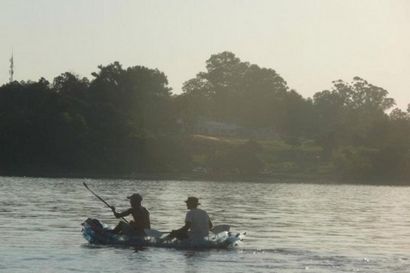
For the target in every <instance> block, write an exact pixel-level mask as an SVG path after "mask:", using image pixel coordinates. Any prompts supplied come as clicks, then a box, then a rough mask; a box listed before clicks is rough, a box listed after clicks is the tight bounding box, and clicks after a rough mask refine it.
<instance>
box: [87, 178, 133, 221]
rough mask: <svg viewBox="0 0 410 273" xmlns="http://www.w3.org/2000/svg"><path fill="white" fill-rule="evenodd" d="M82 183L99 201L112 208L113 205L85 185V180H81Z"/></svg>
mask: <svg viewBox="0 0 410 273" xmlns="http://www.w3.org/2000/svg"><path fill="white" fill-rule="evenodd" d="M83 185H84V187H85V188H86V189H87V190H89V191H90V192H91V193H92V194H93V195H94V196H95V197H97V198H98V199H100V201H101V202H103V203H104V204H105V205H106V206H107V207H109V208H110V209H111V210H113V207H112V206H110V204H108V203H107V202H106V201H105V200H104V199H102V198H101V197H100V196H98V194H96V193H95V192H94V191H92V190H91V189H90V188H89V187H88V185H87V184H86V183H85V182H83ZM121 219H122V220H123V221H124V222H125V223H127V224H128V221H127V219H125V218H124V217H121Z"/></svg>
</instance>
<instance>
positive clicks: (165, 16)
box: [0, 0, 410, 109]
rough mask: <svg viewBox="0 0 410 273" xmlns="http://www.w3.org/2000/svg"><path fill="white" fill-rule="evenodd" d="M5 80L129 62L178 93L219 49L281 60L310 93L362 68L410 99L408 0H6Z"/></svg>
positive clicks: (259, 60) (0, 50)
mask: <svg viewBox="0 0 410 273" xmlns="http://www.w3.org/2000/svg"><path fill="white" fill-rule="evenodd" d="M0 23H1V31H0V34H1V43H0V60H1V62H0V64H1V65H0V83H6V82H7V81H8V78H9V72H8V69H9V58H10V55H11V52H12V51H14V61H15V75H14V77H15V79H16V80H29V79H31V80H37V79H38V78H40V77H42V76H43V77H45V78H47V79H48V80H50V81H51V80H52V79H53V78H54V77H55V76H57V75H59V74H60V73H63V72H66V71H71V72H75V73H78V74H80V75H82V76H86V77H88V78H91V75H90V74H91V73H92V72H93V71H96V69H97V66H98V65H99V64H103V65H106V64H108V63H110V62H113V61H119V62H120V63H121V64H123V65H124V66H125V67H127V66H133V65H144V66H147V67H149V68H158V69H159V70H161V71H163V72H164V73H165V74H166V75H167V77H168V80H169V84H170V86H171V87H172V89H173V92H175V93H180V92H181V87H182V83H183V82H184V81H186V80H188V79H190V78H192V77H194V76H195V75H196V74H197V73H198V72H200V71H204V70H205V61H206V60H207V59H208V58H209V57H210V55H211V54H216V53H220V52H222V51H225V50H227V51H232V52H233V53H235V54H236V55H237V56H238V57H239V58H240V59H241V60H242V61H248V62H250V63H254V64H257V65H259V66H262V67H268V68H273V69H275V70H276V72H278V73H279V74H280V75H281V76H282V77H283V78H284V79H285V80H286V81H287V83H288V85H289V86H290V87H291V88H294V89H296V90H297V91H298V92H299V93H300V94H302V95H303V96H304V97H310V96H312V95H313V94H314V93H316V92H318V91H322V90H324V89H327V88H330V87H331V82H332V81H333V80H337V79H343V80H345V81H348V82H350V81H351V80H352V78H353V77H354V76H360V77H362V78H364V79H366V80H367V81H369V82H370V83H372V84H374V85H377V86H380V87H383V88H385V89H387V90H388V91H389V93H390V96H391V97H393V98H394V99H395V100H396V102H397V104H398V106H400V107H401V108H402V109H406V107H407V104H408V103H410V92H409V91H410V83H409V81H408V76H409V75H410V64H409V60H410V33H409V29H410V1H407V0H396V1H392V0H384V1H376V0H361V1H357V0H343V1H336V0H332V1H331V0H310V1H302V0H300V1H295V0H286V1H273V0H266V1H264V0H257V1H251V0H249V1H245V0H207V1H194V0H191V1H188V0H186V1H183V0H173V1H167V0H163V1H158V0H144V1H142V0H138V1H137V0H128V1H127V0H122V1H119V0H117V1H108V0H70V1H55V0H36V1H27V0H3V1H2V2H1V8H0Z"/></svg>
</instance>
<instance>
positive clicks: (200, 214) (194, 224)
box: [167, 197, 212, 240]
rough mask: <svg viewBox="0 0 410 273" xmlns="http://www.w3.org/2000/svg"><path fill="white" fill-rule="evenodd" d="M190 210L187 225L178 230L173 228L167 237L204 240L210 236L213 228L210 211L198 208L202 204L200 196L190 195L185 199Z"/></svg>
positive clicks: (186, 218)
mask: <svg viewBox="0 0 410 273" xmlns="http://www.w3.org/2000/svg"><path fill="white" fill-rule="evenodd" d="M185 203H186V205H187V208H188V209H189V211H188V212H187V213H186V216H185V225H184V226H183V227H182V228H180V229H177V230H173V231H172V232H171V233H170V234H169V236H167V237H168V238H167V239H169V240H170V239H173V238H177V239H179V240H183V239H188V238H189V239H192V240H202V239H204V237H206V236H208V234H209V230H210V229H212V222H211V220H210V219H209V216H208V213H206V211H204V210H202V209H198V205H200V203H199V200H198V198H196V197H188V199H187V200H186V201H185Z"/></svg>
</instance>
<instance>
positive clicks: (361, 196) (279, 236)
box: [0, 177, 410, 273]
mask: <svg viewBox="0 0 410 273" xmlns="http://www.w3.org/2000/svg"><path fill="white" fill-rule="evenodd" d="M83 182H86V183H87V184H88V185H89V186H90V188H92V189H93V190H94V191H96V192H97V193H98V194H100V196H102V197H103V198H105V199H106V200H107V201H108V202H109V203H112V204H113V205H115V206H116V207H117V208H118V210H121V209H126V208H128V200H127V199H126V196H127V195H129V194H130V193H133V192H139V193H141V194H142V195H143V197H144V201H143V205H144V206H145V207H146V208H148V209H149V210H150V212H151V222H152V226H153V228H156V229H159V230H164V231H166V230H171V229H175V228H177V227H180V226H182V225H183V221H184V215H185V212H186V206H185V203H184V202H183V201H184V200H185V199H186V198H187V196H190V195H194V196H198V197H200V202H201V204H202V205H201V207H202V208H203V209H205V210H207V211H208V213H209V215H210V216H211V219H212V220H213V222H214V224H215V225H218V224H230V225H231V226H232V228H231V229H232V230H233V231H238V232H245V231H246V232H247V237H246V238H245V240H244V244H243V245H242V247H241V248H239V249H237V250H207V251H186V250H174V249H161V248H145V249H140V250H135V249H132V248H118V247H106V246H92V245H89V244H88V243H87V242H86V241H85V240H84V239H83V238H82V235H81V233H80V231H81V225H80V224H81V222H82V221H84V220H85V219H86V218H87V217H93V218H98V219H100V220H102V221H104V222H106V223H107V224H110V225H115V224H116V223H117V220H116V219H114V217H113V216H112V213H111V211H110V210H109V209H107V208H106V207H104V204H103V203H101V202H100V201H99V200H98V199H96V198H95V197H94V196H92V195H91V194H90V193H89V192H88V191H87V190H86V189H85V188H84V186H83V184H82V183H83ZM0 272H11V273H18V272H122V273H127V272H147V273H150V272H162V273H163V272H213V273H215V272H223V273H224V272H292V273H293V272H315V273H317V272H372V273H375V272H410V187H393V186H391V187H390V186H369V185H366V186H354V185H324V184H302V183H300V184H297V183H292V184H287V183H279V182H276V183H269V184H268V183H252V182H248V183H239V182H237V183H233V182H230V183H229V182H197V181H140V180H93V179H40V178H6V177H0Z"/></svg>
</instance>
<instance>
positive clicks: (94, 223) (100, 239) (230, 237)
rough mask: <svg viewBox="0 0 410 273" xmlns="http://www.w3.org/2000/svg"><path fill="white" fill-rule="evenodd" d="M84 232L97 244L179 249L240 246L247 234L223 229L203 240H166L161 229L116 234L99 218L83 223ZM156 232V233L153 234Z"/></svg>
mask: <svg viewBox="0 0 410 273" xmlns="http://www.w3.org/2000/svg"><path fill="white" fill-rule="evenodd" d="M82 226H83V229H82V234H83V236H84V238H85V239H86V240H87V241H88V242H89V243H90V244H96V245H117V246H132V247H145V246H152V247H165V248H177V249H233V248H237V247H239V246H240V244H241V241H242V240H243V237H244V235H245V234H241V233H235V234H234V233H231V232H229V231H222V232H219V233H217V234H212V233H211V234H210V235H209V236H207V237H205V238H203V239H201V240H190V239H185V240H177V239H172V240H164V238H162V237H160V236H159V235H158V234H161V233H160V232H159V231H155V230H150V231H155V232H146V233H147V234H151V236H135V235H125V234H115V233H113V232H112V229H111V228H109V227H108V226H107V225H105V224H103V223H101V222H100V221H98V220H97V219H90V218H88V219H87V220H86V221H85V222H84V223H82ZM153 234H154V235H153Z"/></svg>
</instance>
